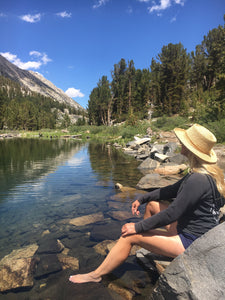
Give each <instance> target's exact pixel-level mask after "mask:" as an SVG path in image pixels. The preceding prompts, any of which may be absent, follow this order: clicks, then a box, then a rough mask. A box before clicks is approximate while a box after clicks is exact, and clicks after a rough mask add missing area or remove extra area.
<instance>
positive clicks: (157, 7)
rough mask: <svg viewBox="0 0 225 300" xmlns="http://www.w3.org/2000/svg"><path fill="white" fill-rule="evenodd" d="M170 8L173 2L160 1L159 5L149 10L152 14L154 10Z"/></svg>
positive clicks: (168, 0) (167, 0)
mask: <svg viewBox="0 0 225 300" xmlns="http://www.w3.org/2000/svg"><path fill="white" fill-rule="evenodd" d="M170 6H171V0H160V4H159V5H153V6H151V7H149V8H148V10H149V12H150V13H151V12H153V11H154V10H156V11H160V10H164V9H167V8H168V7H170Z"/></svg>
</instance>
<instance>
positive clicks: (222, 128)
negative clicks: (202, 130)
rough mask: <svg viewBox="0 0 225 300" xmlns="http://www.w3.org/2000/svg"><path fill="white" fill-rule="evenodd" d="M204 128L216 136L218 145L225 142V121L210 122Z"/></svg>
mask: <svg viewBox="0 0 225 300" xmlns="http://www.w3.org/2000/svg"><path fill="white" fill-rule="evenodd" d="M204 126H205V127H207V128H208V129H209V130H211V131H212V132H213V133H214V134H215V136H216V138H217V142H218V143H224V142H225V119H222V120H220V121H215V122H210V123H208V124H205V125H204Z"/></svg>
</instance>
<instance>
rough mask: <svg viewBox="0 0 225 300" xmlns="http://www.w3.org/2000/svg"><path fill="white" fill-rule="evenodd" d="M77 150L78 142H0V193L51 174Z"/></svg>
mask: <svg viewBox="0 0 225 300" xmlns="http://www.w3.org/2000/svg"><path fill="white" fill-rule="evenodd" d="M81 147H82V145H81V144H80V143H79V142H76V143H74V141H70V140H68V141H65V140H52V141H48V140H35V139H31V140H29V139H9V140H4V141H3V140H2V141H0V182H1V185H0V193H3V192H4V193H7V192H8V191H9V190H10V189H12V188H13V187H15V186H16V185H18V184H20V183H24V182H27V181H29V180H35V178H38V177H40V176H42V175H44V174H47V173H48V172H53V171H54V170H55V169H56V168H57V166H58V165H61V164H62V162H63V161H66V160H67V159H68V158H69V157H72V156H73V155H74V154H75V153H76V152H78V151H79V150H80V148H81ZM0 200H1V199H0Z"/></svg>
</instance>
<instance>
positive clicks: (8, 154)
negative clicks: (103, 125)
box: [0, 139, 152, 300]
mask: <svg viewBox="0 0 225 300" xmlns="http://www.w3.org/2000/svg"><path fill="white" fill-rule="evenodd" d="M138 164H139V163H138V162H137V161H136V160H135V159H134V158H132V157H130V156H126V155H124V154H123V153H122V152H121V151H119V150H116V149H114V148H113V147H111V146H109V145H104V144H97V143H93V142H89V143H82V142H80V141H75V140H54V139H53V140H41V139H8V140H1V141H0V182H1V185H0V259H2V258H3V257H4V256H5V255H8V254H9V253H10V252H12V251H13V250H15V249H19V248H22V247H24V246H27V245H30V244H34V243H36V244H38V245H40V244H41V243H42V242H43V239H44V241H45V243H46V241H48V240H49V241H51V240H52V239H58V240H60V241H61V242H62V244H63V245H64V246H65V247H66V248H67V249H68V251H69V252H68V255H70V256H73V257H76V258H78V259H79V265H80V271H81V272H86V271H87V270H91V269H93V268H94V267H96V266H97V265H98V264H99V263H100V262H101V261H102V260H103V258H104V256H103V255H101V254H99V253H97V252H96V251H95V249H94V246H95V245H97V244H98V243H99V242H101V241H102V239H101V238H100V237H99V236H101V230H102V234H104V228H105V230H107V228H112V230H109V233H110V234H109V237H108V239H110V238H112V237H114V236H115V237H116V236H119V234H120V228H121V226H122V225H123V224H124V223H126V222H130V221H137V219H136V218H132V217H131V218H130V219H128V220H122V221H121V220H118V219H116V218H113V217H112V214H111V212H112V210H115V211H116V210H117V209H116V208H115V206H114V208H113V206H110V205H109V203H112V202H113V201H114V200H115V198H114V197H115V196H116V195H117V194H118V190H116V189H115V187H114V186H115V183H117V182H119V183H121V184H123V185H125V186H130V187H135V185H136V184H137V182H138V181H139V179H140V178H141V177H142V174H141V173H139V171H138V170H137V166H138ZM118 201H119V202H120V207H123V210H130V208H131V203H132V201H133V200H131V199H125V200H124V199H122V200H121V201H120V200H118V199H117V201H114V202H116V203H118ZM95 213H102V214H103V216H104V220H101V221H99V222H97V223H94V224H93V223H92V224H88V225H84V226H74V225H71V224H69V223H68V222H67V221H68V220H70V219H74V218H76V217H81V216H85V215H91V214H95ZM96 228H97V229H98V234H97V235H96V236H95V235H94V234H93V232H96ZM99 230H100V233H99ZM115 231H117V232H115ZM105 234H106V235H107V232H106V233H105ZM46 237H47V238H46ZM127 272H128V273H127ZM71 274H73V272H72V271H71V270H69V269H66V270H59V271H56V272H52V273H51V274H45V275H43V276H40V277H38V278H35V279H34V286H33V288H31V289H29V290H22V291H21V290H19V291H16V292H14V293H12V292H8V293H5V294H0V299H10V300H14V299H22V300H23V299H32V300H33V299H52V300H57V299H59V300H63V299H68V300H70V299H98V300H99V299H125V298H123V297H121V296H119V295H118V294H117V293H115V292H113V291H112V290H111V289H109V288H108V284H109V283H111V282H112V281H115V280H118V278H121V277H122V278H124V276H125V277H129V279H128V280H127V282H131V279H130V278H131V277H132V276H133V277H134V280H135V279H136V280H139V281H140V282H139V285H140V292H139V294H138V293H137V295H136V296H135V297H137V299H144V298H145V297H144V296H143V295H144V294H148V293H149V290H150V289H151V288H152V284H151V278H150V277H149V275H148V273H147V272H146V271H144V269H142V268H141V266H139V264H138V263H137V261H136V260H135V257H130V258H129V259H128V262H127V263H125V264H124V265H123V266H122V267H120V268H118V270H116V271H115V272H114V273H113V274H110V275H109V276H106V277H105V278H104V279H103V281H102V283H100V284H92V283H90V284H85V285H75V284H72V283H70V282H69V281H68V277H69V275H71ZM127 274H128V275H127ZM126 284H127V283H126ZM84 287H85V288H84ZM134 299H135V298H134Z"/></svg>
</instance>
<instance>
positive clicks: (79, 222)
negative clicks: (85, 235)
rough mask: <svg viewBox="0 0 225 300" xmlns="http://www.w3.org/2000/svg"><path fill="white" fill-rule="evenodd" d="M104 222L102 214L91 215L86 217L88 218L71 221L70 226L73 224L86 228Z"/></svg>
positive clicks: (83, 217)
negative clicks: (85, 226)
mask: <svg viewBox="0 0 225 300" xmlns="http://www.w3.org/2000/svg"><path fill="white" fill-rule="evenodd" d="M103 220H104V216H103V214H102V213H101V212H100V213H96V214H91V215H86V216H82V217H78V218H74V219H71V220H70V221H69V224H72V225H75V226H84V225H88V224H92V223H96V222H99V221H103Z"/></svg>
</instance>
